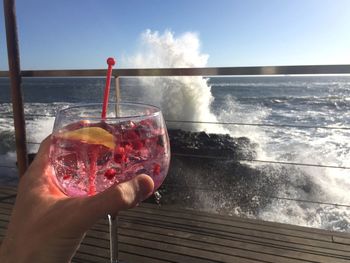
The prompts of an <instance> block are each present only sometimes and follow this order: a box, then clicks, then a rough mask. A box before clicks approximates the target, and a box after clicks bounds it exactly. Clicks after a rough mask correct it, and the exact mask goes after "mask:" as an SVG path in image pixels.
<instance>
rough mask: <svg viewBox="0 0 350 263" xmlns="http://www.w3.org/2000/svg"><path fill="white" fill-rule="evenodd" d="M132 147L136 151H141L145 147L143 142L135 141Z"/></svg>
mask: <svg viewBox="0 0 350 263" xmlns="http://www.w3.org/2000/svg"><path fill="white" fill-rule="evenodd" d="M132 146H133V147H134V149H135V150H140V149H141V148H142V147H143V143H142V141H134V142H133V143H132Z"/></svg>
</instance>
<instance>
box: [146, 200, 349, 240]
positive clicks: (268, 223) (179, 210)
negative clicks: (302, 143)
mask: <svg viewBox="0 0 350 263" xmlns="http://www.w3.org/2000/svg"><path fill="white" fill-rule="evenodd" d="M140 207H141V208H147V209H149V210H151V209H153V210H156V211H158V210H162V211H164V212H166V213H181V214H182V213H184V214H185V215H188V216H190V217H191V216H194V217H195V218H196V217H197V216H201V215H203V214H205V216H206V217H208V218H217V219H222V220H225V219H226V218H229V221H234V222H244V223H251V224H253V225H262V226H271V227H274V228H275V227H276V226H277V227H281V228H284V229H289V230H294V231H300V232H304V233H318V234H324V235H336V236H347V237H350V233H343V232H335V231H330V230H325V229H319V228H311V227H305V226H298V225H291V224H285V223H278V222H271V221H263V220H260V219H253V218H245V217H238V216H228V215H225V214H217V213H208V212H205V211H199V210H193V209H189V208H184V207H179V206H176V205H161V206H158V205H155V204H153V203H145V202H144V203H142V205H141V206H140Z"/></svg>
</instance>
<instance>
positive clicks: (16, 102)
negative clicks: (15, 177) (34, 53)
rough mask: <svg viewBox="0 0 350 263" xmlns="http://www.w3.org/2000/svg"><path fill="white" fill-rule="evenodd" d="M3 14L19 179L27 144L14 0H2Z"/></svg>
mask: <svg viewBox="0 0 350 263" xmlns="http://www.w3.org/2000/svg"><path fill="white" fill-rule="evenodd" d="M4 14H5V26H6V40H7V55H8V63H9V70H10V72H9V73H10V74H9V75H10V80H11V96H12V108H13V119H14V126H15V137H16V151H17V164H18V173H19V176H20V177H21V176H22V175H23V174H24V172H25V171H26V169H27V166H28V157H27V144H26V130H25V119H24V110H23V98H22V90H21V82H22V78H21V68H20V59H19V46H18V34H17V22H16V9H15V0H4Z"/></svg>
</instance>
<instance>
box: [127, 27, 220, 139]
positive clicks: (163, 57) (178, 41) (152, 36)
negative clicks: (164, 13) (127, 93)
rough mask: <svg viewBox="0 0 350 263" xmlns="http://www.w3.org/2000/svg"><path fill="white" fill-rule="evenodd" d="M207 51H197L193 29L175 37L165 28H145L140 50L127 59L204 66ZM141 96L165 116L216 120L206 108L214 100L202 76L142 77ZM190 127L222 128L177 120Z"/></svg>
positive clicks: (167, 65) (153, 64) (165, 65)
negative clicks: (155, 29) (153, 30)
mask: <svg viewBox="0 0 350 263" xmlns="http://www.w3.org/2000/svg"><path fill="white" fill-rule="evenodd" d="M207 60H208V55H206V54H202V53H201V52H200V41H199V38H198V36H197V35H196V34H195V33H185V34H183V35H181V36H179V37H175V35H174V33H172V32H170V31H166V32H164V33H163V34H159V33H158V32H152V31H150V30H147V31H145V32H144V33H143V34H142V45H141V47H140V51H139V52H138V53H137V54H136V55H134V56H132V57H131V58H130V60H129V63H130V65H131V66H133V67H138V68H147V67H155V68H181V67H205V66H206V64H207ZM141 81H142V86H143V87H144V89H143V97H144V99H145V100H146V101H148V102H150V103H152V104H155V105H159V106H161V108H162V111H163V114H164V115H165V118H166V119H168V120H181V121H199V122H204V121H205V122H216V121H217V118H216V116H215V115H214V114H213V113H212V112H211V111H210V105H211V103H212V101H213V100H214V97H213V95H212V94H211V91H210V86H209V85H208V84H207V80H205V79H204V78H202V77H171V78H170V77H163V78H143V79H142V80H141ZM178 126H181V127H182V128H187V129H191V130H206V131H210V132H217V133H223V132H226V130H225V129H223V128H222V127H221V126H219V125H215V126H214V125H205V124H188V125H186V126H185V125H184V124H181V123H180V124H178Z"/></svg>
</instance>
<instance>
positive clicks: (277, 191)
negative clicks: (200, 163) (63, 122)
mask: <svg viewBox="0 0 350 263" xmlns="http://www.w3.org/2000/svg"><path fill="white" fill-rule="evenodd" d="M200 47H201V45H200V40H199V36H198V35H197V34H194V33H191V32H187V33H185V34H183V35H180V36H175V35H174V34H173V33H172V32H169V31H166V32H164V33H163V34H160V33H159V32H152V31H150V30H147V31H145V32H144V33H143V34H142V36H141V38H140V47H139V50H137V51H136V52H135V54H134V55H131V56H129V57H127V61H128V62H127V63H128V67H136V68H145V67H146V68H147V67H154V68H162V67H170V68H172V67H175V68H176V67H205V66H207V62H208V59H209V55H208V54H204V53H203V52H202V51H201V49H200ZM113 85H114V83H112V86H113ZM103 88H104V79H103V78H55V79H49V78H40V79H39V78H37V79H26V78H25V79H23V92H24V101H25V105H24V110H25V113H26V114H27V121H26V126H27V137H28V139H27V140H28V148H29V152H36V151H37V149H38V144H37V143H38V142H40V141H41V140H42V139H44V138H45V137H46V136H47V135H48V134H50V133H51V130H52V126H53V122H54V114H55V112H57V110H58V109H59V108H61V107H63V106H67V105H70V104H74V103H84V102H85V103H86V102H101V101H102V93H103V92H102V91H103ZM113 97H114V90H112V92H111V99H112V98H113ZM121 97H122V100H123V101H136V102H144V103H150V104H154V105H158V106H160V107H161V109H162V111H163V113H164V116H165V118H166V119H167V120H169V121H171V122H168V124H167V125H168V127H169V128H183V129H187V130H193V131H207V132H210V133H227V134H230V135H231V136H234V137H240V136H245V137H248V138H249V139H250V140H251V141H252V142H254V143H256V145H257V149H256V151H257V157H256V160H255V161H253V162H244V165H247V166H248V167H252V168H254V169H255V170H257V171H261V173H256V175H254V176H264V178H261V180H260V178H257V179H258V180H251V181H250V182H251V183H250V184H247V185H245V186H246V189H247V191H251V190H252V189H258V190H259V189H261V188H263V187H261V185H260V184H262V183H263V184H271V183H273V185H272V186H271V187H272V188H273V190H274V193H273V194H274V196H275V198H267V199H266V198H265V199H264V200H265V202H264V203H263V202H261V200H263V199H262V198H263V197H264V195H268V194H269V193H266V192H264V191H262V192H259V191H256V192H257V195H256V196H253V197H252V198H251V199H252V200H250V202H249V204H251V205H253V206H254V213H250V212H249V209H248V210H247V209H245V208H244V206H245V204H243V203H242V204H240V203H238V204H237V205H235V206H232V204H230V199H229V198H227V197H235V196H238V195H239V194H240V193H242V191H243V192H244V191H245V188H242V186H244V184H243V185H239V187H240V191H241V192H238V189H237V187H236V186H237V185H225V183H223V182H221V181H220V178H221V177H220V174H210V176H212V177H213V182H212V183H209V184H208V183H207V184H206V185H207V186H208V185H209V186H210V187H211V188H216V186H215V185H213V184H214V182H215V184H221V186H222V187H221V188H220V189H221V192H217V193H216V194H211V192H210V191H204V192H203V191H198V193H197V191H196V190H195V189H194V190H193V191H194V192H195V195H198V196H197V198H196V200H197V201H198V202H201V205H199V207H201V209H204V210H207V211H211V212H220V213H222V212H224V213H227V214H235V215H240V216H247V217H255V218H260V219H263V220H270V221H277V222H285V223H290V224H296V225H303V226H309V227H317V228H324V229H331V230H336V231H347V232H350V195H349V194H348V192H349V189H350V169H349V168H350V140H349V138H350V111H349V109H350V76H278V77H254V76H251V77H215V78H212V77H211V78H202V77H171V78H156V77H148V78H141V79H136V78H122V79H121ZM176 120H181V121H196V122H192V123H189V124H187V123H186V124H185V123H181V122H174V121H176ZM217 122H220V123H226V124H213V123H217ZM243 124H244V125H243ZM15 159H16V157H15V153H14V131H13V121H12V108H11V104H10V95H9V83H8V80H6V79H1V78H0V166H1V167H0V182H1V183H15V181H16V180H15V178H16V169H14V168H13V167H15ZM204 174H206V175H208V172H207V171H199V172H198V173H196V174H193V175H191V176H192V177H194V178H191V179H192V182H197V185H198V186H200V185H203V184H204V181H203V180H202V178H201V177H202V175H204ZM229 176H235V174H234V172H232V173H229ZM214 179H215V180H214ZM195 186H196V185H195ZM271 187H270V189H271ZM209 190H210V189H209ZM296 200H297V201H296Z"/></svg>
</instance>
